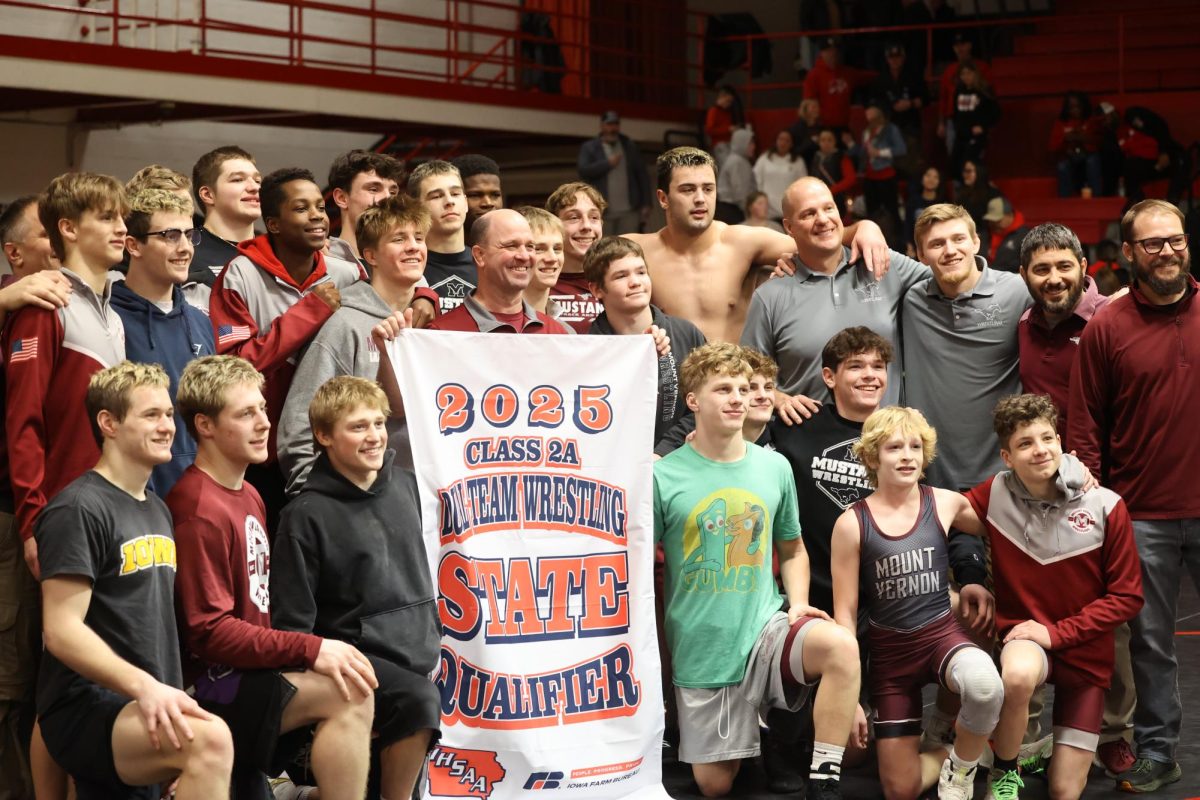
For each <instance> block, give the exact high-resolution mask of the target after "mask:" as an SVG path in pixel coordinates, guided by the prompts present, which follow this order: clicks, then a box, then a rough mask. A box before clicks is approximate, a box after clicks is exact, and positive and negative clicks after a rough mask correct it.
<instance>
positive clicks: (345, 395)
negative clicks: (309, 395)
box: [308, 375, 392, 438]
mask: <svg viewBox="0 0 1200 800" xmlns="http://www.w3.org/2000/svg"><path fill="white" fill-rule="evenodd" d="M359 406H367V407H368V408H376V409H378V410H380V411H381V412H383V415H384V416H385V417H386V416H388V415H389V414H391V413H392V407H391V406H390V405H389V404H388V399H387V395H386V394H384V393H383V389H381V388H379V384H378V383H376V382H375V381H370V380H367V379H366V378H358V377H355V376H354V375H339V376H337V377H336V378H330V379H329V380H327V381H325V383H323V384H321V387H320V388H319V389H317V393H316V394H314V395H313V399H312V402H311V403H309V404H308V422H309V424H310V425H311V426H312V431H313V437H314V438H315V437H316V434H318V433H323V434H325V435H327V436H328V435H329V434H331V433H333V426H334V425H336V424H337V421H338V420H339V419H341V418H342V417H344V416H346V415H347V414H349V413H350V412H351V411H353V410H354V409H356V408H358V407H359Z"/></svg>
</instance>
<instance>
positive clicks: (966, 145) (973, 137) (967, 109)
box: [951, 61, 1000, 175]
mask: <svg viewBox="0 0 1200 800" xmlns="http://www.w3.org/2000/svg"><path fill="white" fill-rule="evenodd" d="M953 119H954V132H955V136H954V152H953V153H952V154H951V162H952V164H953V172H954V174H956V175H957V174H961V173H962V166H963V164H964V163H965V162H967V161H974V162H975V163H976V164H978V163H979V162H981V161H982V160H983V158H984V154H985V153H986V151H987V145H988V134H989V133H990V132H991V129H992V128H993V127H994V126H995V124H996V122H997V121H999V119H1000V106H999V104H997V103H996V98H995V97H993V96H992V89H991V87H990V86H989V85H988V82H987V79H986V78H985V77H984V76H983V73H982V72H981V71H980V70H979V67H977V66H976V65H975V62H973V61H968V62H967V63H965V64H963V65H962V66H960V67H959V69H958V85H957V86H956V87H955V89H954V114H953Z"/></svg>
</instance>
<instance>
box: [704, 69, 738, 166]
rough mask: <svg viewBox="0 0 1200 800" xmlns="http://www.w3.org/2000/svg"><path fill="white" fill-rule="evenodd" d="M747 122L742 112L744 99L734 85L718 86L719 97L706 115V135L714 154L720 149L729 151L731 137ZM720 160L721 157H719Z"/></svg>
mask: <svg viewBox="0 0 1200 800" xmlns="http://www.w3.org/2000/svg"><path fill="white" fill-rule="evenodd" d="M745 124H746V119H745V115H744V113H743V112H742V101H741V100H740V99H739V98H738V96H737V92H736V91H734V88H733V87H732V86H718V87H717V97H716V99H715V100H713V104H712V105H711V106H709V107H708V111H707V113H705V115H704V135H705V136H707V137H708V148H709V150H710V151H712V153H713V154H714V155H716V154H717V153H718V151H720V152H722V153H727V152H729V139H730V137H731V136H733V131H734V130H735V129H737V128H740V127H742V126H743V125H745ZM717 160H718V161H720V160H721V159H720V158H719V157H718V158H717Z"/></svg>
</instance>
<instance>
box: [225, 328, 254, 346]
mask: <svg viewBox="0 0 1200 800" xmlns="http://www.w3.org/2000/svg"><path fill="white" fill-rule="evenodd" d="M249 338H250V326H249V325H222V326H220V327H219V328H217V344H218V345H222V344H231V343H234V342H240V341H242V340H244V339H249Z"/></svg>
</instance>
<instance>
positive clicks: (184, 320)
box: [111, 281, 217, 497]
mask: <svg viewBox="0 0 1200 800" xmlns="http://www.w3.org/2000/svg"><path fill="white" fill-rule="evenodd" d="M171 299H172V300H173V301H174V304H175V305H174V307H173V308H172V309H171V310H170V312H168V313H165V314H164V313H163V311H162V309H160V308H159V307H158V306H156V305H155V304H154V303H152V302H150V301H149V300H147V299H146V298H144V297H142V296H141V295H139V294H136V293H135V292H134V291H133V290H132V289H130V288H129V287H128V286H126V285H125V282H124V281H118V282H117V283H114V284H113V287H112V299H111V303H112V307H113V309H115V310H116V312H117V314H118V315H120V317H121V322H123V323H124V324H125V357H126V358H128V359H129V360H130V361H139V362H142V363H145V364H158V365H159V366H161V367H162V368H163V369H164V370H166V373H167V375H168V376H170V378H171V387H170V390H169V391H170V393H171V402H172V403H173V402H175V393H176V392H177V391H178V390H179V374H180V373H181V372H183V368H184V367H186V366H187V364H188V362H189V361H191V360H192V359H193V358H199V357H200V356H211V355H215V354H216V352H217V348H216V344H215V343H214V342H213V330H212V323H211V322H209V320H208V317H206V316H205V315H204V312H203V311H200V310H199V309H198V308H196V307H194V306H191V305H188V303H187V301H186V300H184V297H183V291H182V290H180V288H179V287H178V286H176V287H175V289H174V291H173V292H172V294H171ZM195 460H196V442H195V440H193V439H192V436H191V434H189V433H188V431H187V426H186V425H184V423H183V420H182V419H176V420H175V441H174V443H172V444H171V460H170V461H168V462H167V463H166V464H159V465H158V466H157V467H155V468H154V472H153V473H151V475H150V483H149V488H150V489H151V490H152V491H153V492H154V493H155V494H157V495H158V496H159V497H166V496H167V493H168V492H170V491H171V487H172V486H174V485H175V481H177V480H179V477H180V476H181V475H183V471H184V470H185V469H187V468H188V467H189V466H190V465H191V463H192V462H193V461H195Z"/></svg>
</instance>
